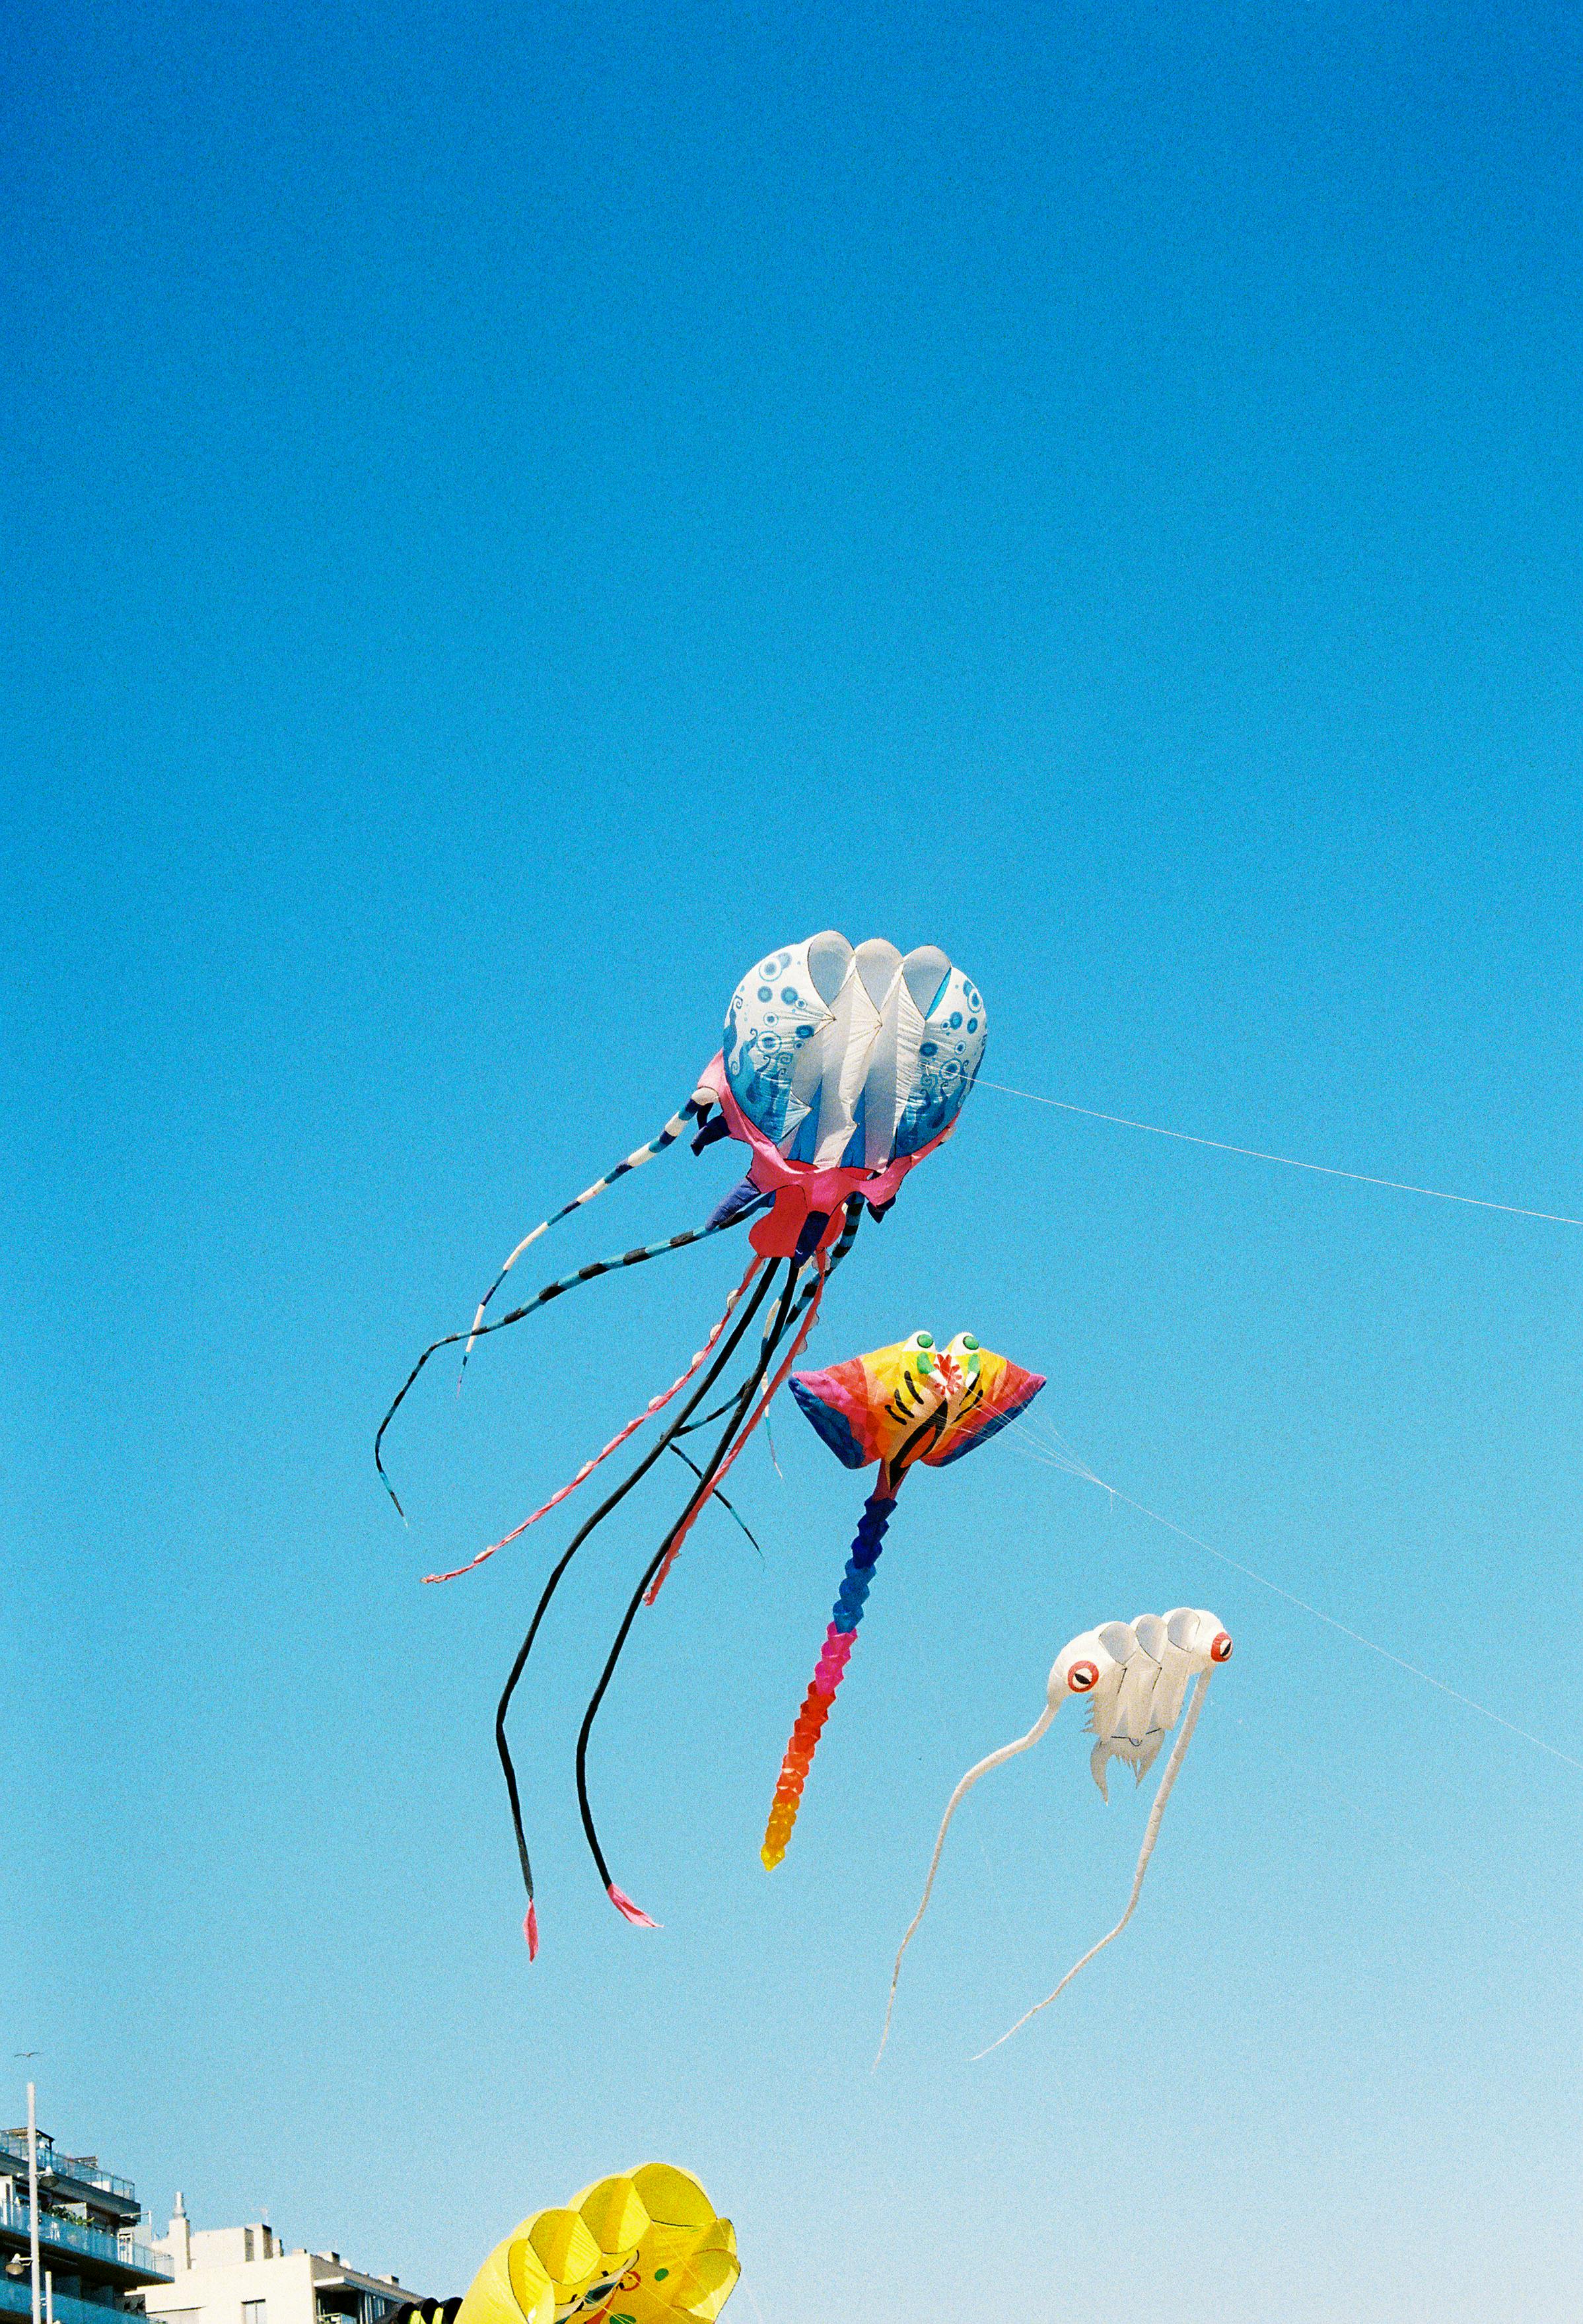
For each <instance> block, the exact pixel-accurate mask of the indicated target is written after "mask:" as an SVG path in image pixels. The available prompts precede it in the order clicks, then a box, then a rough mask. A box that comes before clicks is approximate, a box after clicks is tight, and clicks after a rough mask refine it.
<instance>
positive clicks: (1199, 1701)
mask: <svg viewBox="0 0 1583 2324" xmlns="http://www.w3.org/2000/svg"><path fill="white" fill-rule="evenodd" d="M1209 1683H1210V1673H1209V1672H1208V1671H1201V1672H1200V1673H1199V1675H1198V1684H1197V1685H1196V1686H1195V1687H1194V1688H1193V1691H1192V1701H1191V1702H1190V1703H1189V1705H1188V1707H1187V1716H1186V1718H1185V1719H1184V1720H1183V1722H1182V1732H1181V1734H1180V1735H1179V1736H1178V1737H1177V1738H1176V1748H1175V1749H1174V1750H1173V1752H1172V1754H1171V1757H1169V1759H1167V1760H1166V1762H1165V1772H1164V1775H1162V1776H1161V1778H1160V1788H1159V1790H1158V1791H1157V1792H1156V1793H1155V1804H1154V1806H1153V1807H1152V1808H1151V1809H1150V1810H1149V1820H1148V1822H1147V1823H1146V1825H1145V1826H1144V1836H1143V1846H1142V1848H1141V1849H1139V1851H1138V1858H1137V1871H1136V1872H1135V1873H1134V1874H1133V1876H1132V1895H1130V1896H1129V1897H1128V1898H1127V1910H1126V1912H1125V1913H1123V1914H1122V1915H1121V1918H1120V1919H1119V1920H1118V1922H1117V1923H1116V1926H1115V1927H1114V1928H1113V1929H1111V1930H1110V1931H1109V1933H1108V1934H1107V1935H1105V1936H1102V1937H1101V1938H1100V1941H1099V1943H1098V1944H1097V1945H1091V1946H1090V1947H1089V1949H1088V1950H1087V1952H1086V1953H1084V1955H1083V1957H1082V1959H1081V1960H1079V1961H1073V1963H1072V1967H1071V1968H1070V1969H1068V1970H1067V1972H1066V1975H1065V1976H1064V1977H1063V1978H1062V1980H1061V1982H1060V1984H1059V1985H1058V1986H1057V1987H1055V1992H1054V1993H1047V1994H1046V1995H1045V1998H1044V1999H1043V2001H1035V2004H1034V2006H1033V2007H1032V2008H1031V2009H1025V2010H1024V2011H1023V2014H1022V2015H1021V2016H1020V2017H1019V2018H1018V2019H1017V2024H1015V2025H1008V2027H1007V2029H1006V2031H1005V2033H1002V2034H1001V2035H1000V2037H999V2040H998V2041H994V2042H991V2043H990V2044H989V2050H999V2047H1000V2043H1001V2042H1009V2041H1010V2039H1011V2037H1012V2035H1013V2034H1014V2033H1020V2031H1021V2030H1022V2028H1023V2027H1024V2026H1025V2025H1026V2024H1027V2022H1028V2019H1029V2018H1030V2017H1036V2016H1037V2015H1038V2014H1039V2012H1040V2010H1041V2009H1048V2008H1049V2006H1050V2004H1051V2003H1052V2002H1053V2001H1054V1999H1055V1997H1056V1995H1057V1994H1061V1993H1064V1992H1065V1990H1066V1988H1067V1987H1068V1986H1069V1985H1070V1984H1071V1983H1072V1978H1074V1977H1075V1976H1076V1975H1077V1973H1078V1970H1079V1969H1086V1968H1087V1967H1088V1965H1089V1963H1090V1961H1091V1960H1092V1959H1093V1957H1094V1955H1095V1954H1096V1953H1100V1952H1103V1951H1104V1950H1105V1947H1106V1946H1107V1945H1108V1944H1109V1941H1110V1939H1111V1937H1118V1936H1119V1935H1120V1934H1121V1932H1122V1930H1123V1929H1124V1928H1125V1927H1126V1926H1127V1923H1128V1921H1130V1920H1131V1918H1132V1916H1133V1914H1134V1913H1135V1912H1136V1911H1137V1900H1138V1895H1139V1893H1140V1891H1141V1890H1142V1887H1143V1883H1144V1874H1145V1873H1146V1871H1147V1870H1148V1865H1149V1858H1150V1857H1151V1856H1152V1855H1153V1854H1154V1852H1155V1839H1156V1838H1157V1837H1158V1834H1159V1830H1160V1819H1161V1817H1162V1816H1163V1815H1164V1812H1165V1803H1166V1801H1167V1800H1168V1799H1169V1798H1170V1796H1171V1786H1172V1784H1173V1783H1174V1782H1175V1781H1176V1775H1177V1770H1178V1769H1179V1768H1180V1766H1181V1765H1182V1762H1183V1757H1185V1755H1186V1751H1187V1747H1188V1745H1189V1743H1190V1742H1191V1741H1192V1730H1193V1729H1194V1728H1195V1727H1196V1726H1197V1724H1198V1715H1199V1712H1200V1711H1201V1710H1202V1709H1203V1702H1204V1692H1205V1690H1206V1688H1207V1687H1208V1685H1209ZM989 2050H980V2051H978V2052H976V2053H975V2056H974V2060H973V2062H974V2064H975V2065H976V2064H977V2062H978V2060H979V2059H980V2058H987V2057H988V2056H989Z"/></svg>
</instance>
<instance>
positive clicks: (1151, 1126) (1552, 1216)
mask: <svg viewBox="0 0 1583 2324" xmlns="http://www.w3.org/2000/svg"><path fill="white" fill-rule="evenodd" d="M973 1086H974V1087H975V1089H992V1090H999V1092H1000V1094H1001V1095H1002V1097H1026V1099H1028V1101H1029V1102H1030V1103H1032V1104H1034V1105H1053V1106H1055V1107H1057V1108H1058V1109H1059V1111H1061V1112H1063V1113H1081V1115H1082V1116H1083V1118H1084V1119H1085V1120H1088V1121H1109V1122H1111V1123H1113V1124H1114V1125H1115V1126H1116V1128H1117V1129H1118V1130H1147V1131H1148V1133H1149V1135H1150V1137H1151V1138H1174V1139H1178V1140H1179V1141H1180V1143H1181V1144H1182V1145H1183V1146H1208V1147H1210V1148H1212V1149H1213V1150H1214V1152H1215V1153H1217V1154H1240V1155H1241V1156H1242V1157H1243V1158H1244V1159H1245V1160H1246V1161H1249V1162H1279V1163H1281V1164H1282V1165H1283V1166H1284V1167H1285V1168H1286V1169H1288V1170H1312V1171H1314V1172H1315V1173H1316V1174H1317V1175H1318V1176H1320V1177H1321V1178H1350V1179H1352V1180H1353V1181H1354V1183H1355V1184H1356V1185H1359V1186H1386V1187H1389V1189H1390V1190H1391V1192H1392V1193H1393V1194H1427V1195H1429V1196H1430V1197H1431V1199H1432V1200H1433V1201H1435V1202H1437V1203H1466V1204H1467V1205H1468V1208H1469V1209H1470V1210H1476V1211H1505V1213H1506V1214H1507V1216H1508V1217H1509V1218H1514V1219H1544V1220H1546V1221H1548V1222H1549V1223H1550V1224H1551V1226H1558V1227H1583V1219H1573V1218H1568V1217H1567V1216H1566V1215H1565V1214H1564V1213H1561V1212H1560V1211H1529V1210H1524V1209H1523V1208H1522V1206H1521V1205H1520V1204H1519V1203H1492V1202H1489V1201H1487V1200H1486V1198H1485V1197H1484V1196H1483V1195H1482V1194H1447V1193H1446V1191H1445V1189H1444V1188H1443V1187H1440V1186H1413V1185H1408V1184H1407V1183H1406V1181H1405V1180H1404V1179H1401V1178H1375V1177H1371V1176H1369V1174H1368V1173H1367V1171H1364V1170H1339V1169H1337V1168H1336V1167H1335V1166H1334V1165H1333V1164H1332V1163H1329V1162H1301V1161H1299V1160H1298V1158H1297V1157H1296V1156H1295V1155H1294V1154H1266V1153H1265V1152H1263V1151H1262V1149H1261V1148H1258V1147H1256V1146H1229V1145H1228V1144H1227V1143H1226V1141H1225V1139H1220V1138H1197V1137H1194V1136H1193V1134H1192V1131H1191V1130H1164V1129H1162V1127H1161V1125H1160V1124H1159V1123H1158V1122H1157V1121H1133V1120H1129V1119H1128V1117H1127V1115H1126V1114H1124V1113H1100V1112H1098V1111H1096V1110H1095V1109H1094V1107H1092V1106H1091V1105H1073V1104H1072V1103H1071V1102H1069V1100H1067V1099H1066V1098H1063V1097H1044V1096H1042V1095H1041V1094H1040V1093H1039V1092H1038V1091H1037V1090H1025V1089H1013V1088H1012V1087H1011V1085H1010V1084H1009V1083H1008V1082H987V1081H985V1080H984V1079H983V1077H982V1076H981V1075H980V1077H979V1079H978V1080H977V1081H976V1082H975V1083H974V1084H973Z"/></svg>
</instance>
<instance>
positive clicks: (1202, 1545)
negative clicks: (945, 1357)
mask: <svg viewBox="0 0 1583 2324" xmlns="http://www.w3.org/2000/svg"><path fill="white" fill-rule="evenodd" d="M1012 1425H1013V1426H1014V1427H1016V1428H1018V1429H1025V1433H1026V1434H1028V1435H1030V1436H1031V1435H1032V1434H1033V1432H1032V1431H1031V1430H1026V1425H1025V1424H1024V1423H1022V1422H1017V1421H1014V1422H1013V1424H1012ZM1035 1441H1036V1440H1035ZM1025 1449H1030V1448H1026V1447H1025ZM1063 1449H1064V1448H1063ZM1034 1458H1035V1460H1044V1461H1045V1462H1046V1463H1047V1465H1048V1466H1049V1467H1051V1468H1054V1469H1060V1470H1062V1471H1064V1473H1065V1474H1067V1475H1068V1476H1074V1477H1080V1478H1081V1479H1082V1480H1083V1481H1084V1482H1085V1483H1087V1484H1090V1485H1097V1486H1098V1487H1099V1489H1100V1491H1101V1492H1102V1493H1109V1496H1110V1498H1111V1499H1112V1500H1113V1501H1123V1502H1125V1503H1126V1505H1127V1508H1129V1509H1136V1510H1137V1513H1138V1515H1139V1516H1140V1517H1147V1518H1149V1519H1150V1520H1151V1522H1152V1523H1153V1524H1155V1525H1157V1526H1164V1528H1165V1530H1166V1532H1167V1533H1173V1534H1176V1535H1179V1536H1180V1538H1181V1539H1182V1540H1183V1541H1190V1542H1191V1543H1192V1545H1193V1547H1194V1548H1195V1549H1201V1550H1206V1551H1207V1552H1208V1554H1210V1557H1214V1558H1218V1559H1219V1562H1220V1563H1221V1564H1222V1565H1229V1567H1230V1568H1231V1570H1232V1572H1234V1573H1240V1574H1243V1575H1245V1576H1246V1577H1247V1580H1248V1581H1249V1582H1257V1583H1258V1586H1259V1588H1260V1589H1261V1590H1268V1591H1273V1592H1274V1594H1275V1596H1276V1597H1277V1598H1284V1600H1286V1603H1287V1604H1288V1605H1289V1606H1295V1607H1297V1608H1298V1609H1299V1610H1300V1611H1301V1612H1302V1613H1304V1614H1311V1615H1312V1617H1313V1618H1314V1620H1315V1621H1316V1622H1322V1623H1323V1624H1324V1625H1325V1627H1326V1628H1327V1629H1330V1630H1339V1632H1340V1634H1341V1636H1342V1637H1344V1638H1350V1639H1351V1640H1352V1642H1353V1644H1354V1645H1355V1646H1366V1647H1367V1650H1368V1652H1369V1653H1370V1654H1371V1655H1379V1656H1380V1658H1381V1660H1382V1661H1384V1662H1387V1663H1394V1665H1396V1668H1397V1669H1398V1670H1404V1671H1406V1672H1407V1673H1408V1674H1409V1676H1411V1677H1413V1678H1418V1679H1422V1681H1423V1683H1424V1684H1425V1686H1432V1687H1433V1688H1435V1690H1436V1691H1437V1692H1439V1693H1440V1694H1448V1695H1450V1698H1451V1701H1453V1702H1459V1703H1460V1704H1461V1705H1462V1707H1463V1709H1464V1710H1465V1711H1477V1713H1478V1715H1479V1717H1480V1718H1481V1719H1487V1720H1490V1721H1491V1722H1492V1723H1493V1724H1494V1725H1495V1726H1496V1727H1504V1728H1505V1730H1506V1732H1507V1734H1508V1735H1518V1736H1521V1737H1522V1738H1523V1742H1524V1743H1532V1744H1535V1745H1537V1747H1538V1748H1539V1749H1540V1750H1542V1751H1548V1752H1549V1754H1550V1756H1551V1758H1552V1759H1560V1761H1561V1763H1562V1765H1563V1766H1568V1767H1576V1768H1577V1769H1578V1773H1579V1774H1580V1775H1583V1759H1574V1758H1573V1757H1572V1756H1571V1754H1570V1753H1569V1752H1567V1751H1561V1750H1558V1749H1557V1748H1556V1746H1555V1745H1554V1744H1553V1743H1547V1742H1546V1741H1545V1739H1544V1738H1543V1736H1542V1735H1534V1734H1532V1733H1531V1732H1530V1730H1529V1729H1527V1728H1526V1727H1519V1726H1518V1725H1517V1724H1516V1722H1515V1721H1514V1720H1510V1719H1503V1718H1502V1717H1501V1714H1500V1712H1499V1711H1491V1710H1490V1708H1489V1706H1488V1704H1487V1703H1483V1702H1476V1701H1474V1699H1473V1697H1472V1696H1471V1695H1470V1694H1462V1693H1460V1692H1459V1691H1458V1689H1457V1688H1456V1687H1454V1686H1448V1685H1447V1683H1446V1682H1445V1680H1444V1679H1443V1678H1436V1676H1435V1675H1434V1673H1433V1672H1432V1671H1426V1670H1423V1669H1421V1668H1420V1666H1419V1665H1418V1664H1417V1663H1410V1662H1409V1661H1408V1660H1407V1659H1406V1657H1405V1655H1396V1654H1393V1653H1392V1652H1391V1649H1390V1648H1389V1646H1380V1645H1379V1644H1377V1642H1376V1640H1375V1639H1373V1638H1366V1637H1364V1635H1363V1632H1362V1631H1361V1630H1355V1629H1353V1628H1351V1627H1350V1626H1349V1624H1348V1623H1346V1622H1339V1621H1338V1620H1337V1619H1336V1617H1335V1616H1334V1615H1333V1614H1327V1613H1324V1612H1323V1611H1322V1610H1321V1609H1320V1608H1319V1607H1318V1606H1311V1605H1310V1604H1309V1602H1308V1600H1307V1599H1306V1598H1299V1597H1298V1596H1297V1595H1296V1593H1295V1591H1291V1590H1285V1589H1283V1587H1282V1585H1281V1584H1280V1582H1272V1581H1271V1580H1270V1578H1269V1576H1268V1574H1265V1573H1258V1572H1255V1570H1254V1568H1253V1567H1252V1566H1251V1565H1244V1564H1243V1563H1242V1561H1241V1559H1240V1558H1236V1557H1232V1556H1229V1554H1227V1552H1226V1551H1225V1550H1223V1549H1217V1548H1216V1547H1215V1545H1214V1543H1213V1542H1211V1541H1203V1540H1201V1538H1200V1537H1199V1535H1197V1534H1195V1533H1189V1532H1188V1530H1187V1528H1186V1526H1179V1525H1178V1524H1177V1523H1176V1522H1175V1520H1174V1518H1173V1517H1162V1516H1161V1515H1160V1512H1159V1510H1158V1509H1151V1508H1146V1506H1145V1505H1144V1503H1143V1502H1142V1501H1135V1500H1134V1499H1133V1498H1132V1496H1131V1494H1130V1493H1124V1492H1122V1491H1121V1490H1120V1489H1119V1488H1118V1486H1115V1485H1109V1484H1107V1483H1106V1481H1105V1480H1104V1478H1103V1477H1096V1476H1095V1474H1094V1472H1093V1471H1092V1470H1091V1469H1085V1468H1084V1467H1083V1466H1082V1464H1081V1462H1078V1461H1076V1460H1075V1459H1073V1458H1068V1459H1064V1460H1056V1459H1054V1457H1052V1456H1051V1455H1049V1454H1046V1453H1045V1452H1035V1453H1034Z"/></svg>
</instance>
